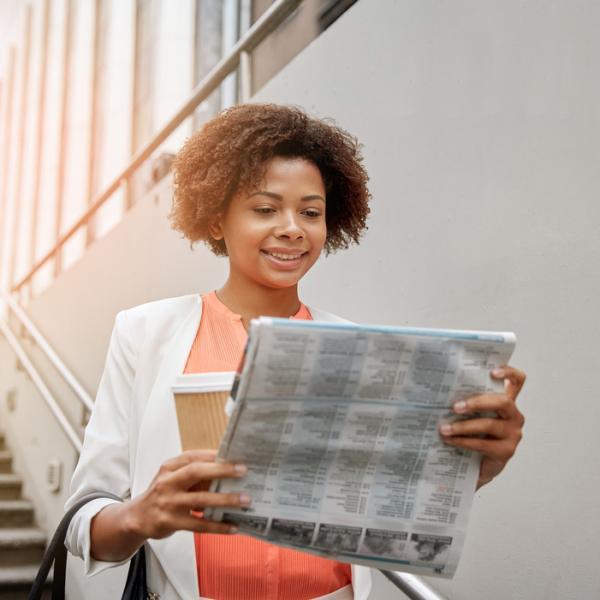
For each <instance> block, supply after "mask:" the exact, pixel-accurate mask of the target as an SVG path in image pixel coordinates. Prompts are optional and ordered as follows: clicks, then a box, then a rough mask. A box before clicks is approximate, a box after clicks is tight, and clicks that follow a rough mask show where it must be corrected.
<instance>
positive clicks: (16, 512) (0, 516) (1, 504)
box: [0, 500, 33, 527]
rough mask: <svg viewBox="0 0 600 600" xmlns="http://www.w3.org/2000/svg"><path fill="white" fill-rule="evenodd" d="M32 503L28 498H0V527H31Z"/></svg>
mask: <svg viewBox="0 0 600 600" xmlns="http://www.w3.org/2000/svg"><path fill="white" fill-rule="evenodd" d="M32 525H33V504H32V503H31V502H30V501H29V500H0V527H31V526H32Z"/></svg>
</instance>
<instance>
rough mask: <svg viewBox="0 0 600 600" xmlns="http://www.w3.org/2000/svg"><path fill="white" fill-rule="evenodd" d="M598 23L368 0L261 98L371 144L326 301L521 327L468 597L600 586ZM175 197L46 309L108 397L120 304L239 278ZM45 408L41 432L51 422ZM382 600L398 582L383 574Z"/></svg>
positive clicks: (508, 7)
mask: <svg viewBox="0 0 600 600" xmlns="http://www.w3.org/2000/svg"><path fill="white" fill-rule="evenodd" d="M599 24H600V5H599V4H598V3H596V2H593V1H592V0H589V1H576V2H574V1H568V0H561V1H551V0H545V1H544V2H529V3H523V2H520V1H517V0H507V1H505V2H502V3H498V2H492V1H489V0H486V1H480V2H466V1H464V0H463V1H461V0H457V1H455V2H452V3H450V2H444V1H442V0H421V1H420V2H418V3H415V2H409V1H407V0H406V1H403V0H379V1H378V2H377V3H376V10H374V4H373V3H372V2H369V1H367V0H363V1H362V2H358V3H357V4H356V5H355V6H354V7H352V8H351V9H350V10H349V11H348V12H347V13H346V14H345V15H344V16H343V17H342V18H341V19H340V20H339V21H338V22H337V23H335V24H334V25H333V26H332V27H331V28H330V29H328V30H327V31H326V32H325V33H324V34H323V35H322V36H320V37H319V38H317V39H316V40H315V41H314V42H313V43H312V44H311V45H309V46H308V47H307V48H306V49H305V50H304V51H303V52H302V53H301V54H300V55H299V56H298V57H296V59H294V60H293V61H292V62H291V63H290V64H289V65H288V66H287V67H286V68H285V69H284V70H283V71H282V72H280V73H279V74H278V75H277V76H276V77H275V78H274V79H272V80H271V81H270V82H269V83H268V84H267V85H266V86H265V87H264V88H263V89H261V91H260V93H259V95H258V96H257V97H256V100H260V101H266V100H269V101H275V102H287V103H295V104H299V105H301V106H303V107H304V108H306V109H307V110H309V111H310V112H312V113H314V114H316V115H320V116H330V117H334V118H335V119H336V120H337V121H338V123H339V124H340V125H342V126H343V127H346V128H347V129H348V130H350V131H351V132H352V133H354V134H355V135H357V136H358V137H359V139H360V140H361V141H362V143H363V144H364V154H365V158H366V162H367V166H368V169H369V173H370V176H371V190H372V192H373V196H374V199H373V212H372V216H371V219H370V222H369V232H368V235H367V236H366V238H365V240H364V242H363V243H362V244H361V246H360V247H357V248H353V249H351V250H349V251H347V252H344V253H340V254H339V256H333V257H330V258H328V259H327V260H323V261H321V262H320V263H319V264H318V265H317V266H316V267H315V269H314V270H313V271H312V272H311V274H310V275H308V276H307V279H306V281H305V282H304V283H303V286H302V297H303V299H304V300H305V301H306V302H307V303H309V304H314V305H318V306H320V307H322V308H325V309H329V310H332V311H336V312H338V313H340V314H343V315H344V316H346V317H348V318H350V319H354V320H357V321H364V322H368V321H371V322H373V321H376V322H380V323H388V324H392V323H395V324H411V325H423V326H443V327H460V328H463V327H464V328H482V329H491V328H498V329H512V330H514V331H515V332H516V333H517V335H518V337H519V343H518V349H517V352H516V354H515V356H514V361H513V362H514V364H515V365H518V366H519V367H521V368H523V369H525V370H526V371H527V372H528V375H529V380H528V383H527V385H526V388H525V390H524V391H523V393H522V395H521V398H520V403H521V407H522V410H523V411H524V413H525V415H526V418H527V425H526V430H525V438H524V441H523V443H522V445H521V447H520V449H519V452H518V454H517V456H516V457H515V458H514V459H513V461H512V462H511V464H510V466H509V468H508V469H507V471H506V473H504V474H503V475H502V476H501V477H499V478H498V480H496V481H495V482H493V483H492V484H490V485H489V486H486V487H485V488H484V489H483V490H482V491H481V492H479V493H478V494H477V498H476V501H475V503H474V508H473V514H472V519H471V523H470V526H469V533H468V539H467V544H466V548H465V552H464V556H463V558H462V561H461V565H460V567H459V571H458V573H457V575H456V577H455V579H454V580H452V581H440V580H435V581H434V582H433V583H434V585H435V586H436V587H437V588H438V589H440V590H443V591H444V592H445V593H446V594H447V595H448V597H449V598H455V599H472V600H475V599H479V598H486V599H489V600H506V599H507V598H511V599H520V598H522V599H527V600H530V599H535V600H546V599H557V600H558V599H562V598H593V597H597V596H598V595H600V580H599V578H598V576H597V568H596V554H597V552H596V540H595V537H596V535H597V532H598V531H599V530H600V511H598V508H597V499H596V496H597V495H598V492H599V490H600V469H598V461H597V458H596V457H597V456H598V455H599V454H600V436H598V435H597V434H596V424H597V422H598V421H599V420H600V409H599V407H598V402H597V401H596V396H597V394H596V393H595V388H594V386H593V377H594V375H595V374H596V373H597V372H598V370H599V368H600V360H599V358H598V356H599V355H598V352H597V349H596V348H597V344H596V341H597V339H598V338H599V335H600V323H599V319H598V317H597V310H596V299H597V298H598V296H599V293H600V277H599V275H598V264H599V262H598V261H599V259H600V240H599V237H598V233H597V232H598V223H599V222H600V221H599V219H600V208H599V205H598V202H597V198H598V195H599V193H600V171H599V170H598V164H599V159H600V141H599V140H600V135H599V134H600V131H599V129H600V82H599V80H598V77H597V64H596V62H597V61H596V57H597V56H598V55H599V53H600V38H599V37H598V36H597V31H598V25H599ZM365 49H368V52H366V51H365ZM157 198H158V201H157V202H155V201H154V199H153V197H152V196H151V197H149V198H148V199H147V200H146V201H145V202H142V203H140V204H138V205H137V206H136V207H135V208H134V210H133V212H131V213H130V214H128V215H127V217H126V218H125V220H124V221H123V222H122V223H121V224H120V225H119V226H117V228H115V229H114V230H113V231H112V232H111V233H110V234H108V235H107V236H106V237H105V238H104V239H102V240H100V241H99V242H98V243H97V244H96V245H95V246H93V247H92V249H91V250H90V252H89V253H88V254H87V255H86V256H85V257H84V259H83V260H81V261H80V262H79V263H77V264H75V265H74V266H73V267H72V269H71V270H70V271H68V272H66V273H64V274H63V275H62V276H61V278H60V279H59V280H58V281H57V282H56V283H55V284H54V285H53V286H52V287H51V288H49V289H48V290H47V291H46V292H45V293H44V294H43V295H42V296H40V297H38V298H37V299H35V300H34V301H33V302H32V303H31V305H30V307H29V310H30V313H31V315H32V317H33V318H34V320H35V321H36V322H37V323H38V324H39V326H40V328H41V329H42V330H43V331H44V332H45V333H46V334H47V335H48V337H49V338H50V340H51V341H52V342H53V343H54V344H55V345H56V347H57V350H58V351H59V353H60V354H61V355H62V356H63V357H64V358H65V360H66V362H67V363H68V364H69V365H71V366H72V367H73V368H74V370H75V372H76V374H77V375H78V376H79V377H80V378H81V379H82V381H83V382H84V383H85V384H86V385H87V387H88V388H89V389H90V390H93V389H94V388H95V386H96V384H97V381H98V379H99V376H100V372H101V367H102V361H103V356H104V352H105V348H106V343H107V341H108V336H109V333H110V327H111V323H112V320H113V318H114V314H115V312H116V311H117V310H119V309H121V308H123V307H126V306H131V305H133V304H136V303H139V302H141V301H144V300H147V299H151V298H156V297H161V296H170V295H176V294H180V293H186V292H193V291H200V290H210V289H212V288H214V287H216V286H218V285H219V283H220V282H221V281H222V280H223V278H224V277H225V273H226V263H225V262H224V261H223V260H222V259H216V258H214V257H212V256H211V255H210V254H209V253H208V252H207V251H206V250H204V249H203V248H198V249H197V250H196V251H195V252H191V251H190V250H189V248H188V246H187V244H186V243H185V242H183V241H182V240H179V239H178V238H177V236H176V235H175V234H174V233H173V232H170V231H169V230H168V227H167V224H166V220H165V215H166V212H167V211H168V204H169V188H168V182H165V186H164V189H163V190H162V192H161V193H160V194H158V195H157ZM2 343H3V342H2ZM3 356H4V355H3ZM12 376H14V375H12ZM17 376H20V375H17ZM3 377H4V374H3ZM3 382H4V379H3ZM35 406H38V405H35ZM35 406H34V403H33V399H32V401H31V408H30V409H29V410H30V411H31V416H32V419H31V424H30V425H29V426H30V427H31V428H32V431H34V430H35V431H41V430H42V429H44V428H46V429H47V428H48V427H49V426H48V419H45V420H44V422H43V423H42V422H37V421H36V420H35V418H34V417H35V415H36V414H37V411H38V410H39V409H37V408H35ZM2 407H3V411H4V412H3V415H2V416H3V420H4V419H7V428H8V429H9V433H10V435H12V436H13V437H15V438H16V436H17V434H18V430H17V429H16V425H17V424H16V422H15V419H14V417H11V415H10V414H8V413H6V409H5V403H4V402H3V403H2ZM23 410H25V409H23ZM22 422H24V421H22ZM11 428H12V429H11ZM33 434H34V433H30V435H33ZM9 437H10V436H9ZM59 439H60V436H59V435H58V433H56V434H55V447H56V448H60V442H59ZM68 460H69V456H68V452H67V453H66V454H65V461H66V462H68ZM73 564H75V562H73ZM76 572H77V570H76V569H74V570H73V571H72V573H74V574H75V573H76ZM72 576H73V577H75V575H72ZM101 577H105V580H104V581H109V583H97V584H96V587H94V585H93V580H92V586H89V587H86V594H87V595H86V598H92V595H90V594H93V590H94V589H96V590H97V591H96V592H95V593H97V594H98V596H97V597H98V598H100V597H102V589H103V588H102V585H104V586H105V587H104V593H105V594H106V593H107V592H106V590H107V589H108V588H107V587H106V586H109V585H114V586H115V589H116V587H117V586H118V582H116V580H115V579H114V577H113V579H110V577H111V576H101ZM100 581H101V582H102V580H100ZM111 582H112V583H111ZM73 585H76V584H73ZM73 589H75V588H73ZM74 597H78V596H74ZM104 597H106V595H105V596H104ZM373 597H374V598H376V599H377V600H380V599H381V600H386V599H392V598H396V597H398V593H397V591H396V590H395V589H394V588H392V587H391V586H390V585H389V584H388V583H387V582H385V581H384V580H383V579H382V578H380V577H377V581H376V587H375V593H374V594H373Z"/></svg>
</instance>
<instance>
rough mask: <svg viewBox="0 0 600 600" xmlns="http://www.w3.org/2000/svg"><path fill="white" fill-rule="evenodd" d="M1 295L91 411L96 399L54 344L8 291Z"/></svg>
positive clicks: (79, 398)
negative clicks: (57, 352)
mask: <svg viewBox="0 0 600 600" xmlns="http://www.w3.org/2000/svg"><path fill="white" fill-rule="evenodd" d="M0 297H1V298H2V300H4V302H5V303H6V305H7V306H8V307H9V308H10V310H12V311H13V313H14V314H15V316H16V317H17V319H19V322H20V323H21V324H22V325H23V326H24V327H25V329H27V331H28V332H29V335H31V337H32V338H33V339H34V340H35V342H36V344H37V345H38V346H39V348H40V350H41V351H42V352H43V353H44V354H45V355H46V358H47V359H48V360H49V361H50V362H51V363H52V365H53V366H54V368H55V369H56V370H57V371H58V372H59V373H60V374H61V375H62V378H63V379H64V380H65V382H66V383H67V385H68V386H69V387H70V388H71V389H72V390H73V392H74V393H75V395H76V396H77V399H78V400H79V401H80V402H81V403H82V404H83V406H84V407H85V408H86V409H87V410H89V411H90V412H91V411H92V409H93V408H94V401H93V400H92V397H91V396H90V395H89V394H88V393H87V392H86V391H85V389H83V386H82V385H81V384H80V383H79V381H77V379H76V378H75V375H73V373H71V371H70V370H69V368H68V367H67V366H66V365H65V363H64V362H63V361H62V360H61V358H60V357H59V356H58V354H56V352H55V351H54V349H53V348H52V346H50V344H49V343H48V342H47V340H46V338H45V337H44V336H43V335H42V334H41V333H40V331H39V330H38V328H37V327H36V326H35V325H34V324H33V323H32V321H31V319H30V318H29V317H28V316H27V314H26V313H25V311H24V310H23V309H22V308H21V307H20V306H19V305H18V304H17V303H16V302H15V300H14V299H13V298H11V297H10V296H9V295H8V294H7V293H5V292H0Z"/></svg>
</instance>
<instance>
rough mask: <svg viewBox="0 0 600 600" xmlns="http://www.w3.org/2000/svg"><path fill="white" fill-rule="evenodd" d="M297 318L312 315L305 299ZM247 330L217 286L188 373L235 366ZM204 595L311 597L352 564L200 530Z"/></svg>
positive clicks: (335, 584) (273, 599)
mask: <svg viewBox="0 0 600 600" xmlns="http://www.w3.org/2000/svg"><path fill="white" fill-rule="evenodd" d="M291 318H292V319H312V316H311V314H310V311H309V310H308V308H307V307H306V306H304V304H301V305H300V310H299V311H298V312H297V313H296V314H295V315H294V316H292V317H291ZM246 338H247V333H246V330H245V329H244V326H243V324H242V318H241V316H240V315H236V314H234V313H233V312H232V311H231V310H229V309H228V308H227V307H226V306H225V305H224V304H223V303H222V302H221V301H220V300H219V299H218V297H217V295H216V293H215V292H211V293H210V294H206V295H205V296H202V318H201V320H200V327H199V328H198V333H197V334H196V339H195V340H194V343H193V344H192V349H191V351H190V355H189V357H188V361H187V364H186V366H185V373H205V372H215V371H235V370H236V369H237V367H238V363H239V361H240V360H241V357H242V353H243V350H244V345H245V344H246ZM194 541H195V547H196V564H197V570H198V587H199V590H200V595H201V596H203V597H205V598H214V599H215V600H309V599H310V598H317V597H319V596H324V595H326V594H330V593H331V592H334V591H336V590H338V589H340V588H342V587H344V586H346V585H348V583H350V581H351V569H350V565H347V564H343V563H339V562H336V561H333V560H328V559H325V558H320V557H318V556H313V555H312V554H308V553H305V552H298V551H296V550H291V549H289V548H280V547H279V546H275V545H273V544H268V543H266V542H263V541H261V540H258V539H255V538H252V537H248V536H245V535H215V534H210V533H202V534H195V535H194Z"/></svg>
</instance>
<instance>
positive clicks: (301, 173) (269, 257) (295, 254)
mask: <svg viewBox="0 0 600 600" xmlns="http://www.w3.org/2000/svg"><path fill="white" fill-rule="evenodd" d="M211 233H212V235H213V237H215V239H223V240H224V242H225V246H226V247H227V253H228V255H229V263H230V276H235V277H241V278H243V279H246V280H251V281H252V282H255V283H258V284H260V285H262V286H266V287H269V288H285V287H290V286H294V285H296V284H297V283H298V281H299V280H300V279H301V278H302V277H303V276H304V274H305V273H306V272H307V271H308V270H309V269H310V268H311V267H312V266H313V265H314V263H315V262H316V260H317V259H318V258H319V255H320V253H321V250H322V249H323V245H324V243H325V238H326V236H327V227H326V224H325V185H324V183H323V179H322V177H321V173H320V171H319V169H318V168H317V166H316V165H314V164H313V163H311V162H309V161H307V160H304V159H300V158H284V157H275V158H273V159H272V160H271V161H269V163H268V164H267V169H266V172H265V177H264V179H263V181H262V183H261V185H260V186H259V187H258V189H255V190H251V191H249V192H248V191H246V192H241V193H238V194H237V195H236V196H234V197H233V198H232V200H231V202H230V204H229V207H228V208H227V211H226V212H225V214H224V215H223V216H221V217H219V218H218V220H217V221H216V222H215V223H214V225H213V227H212V228H211Z"/></svg>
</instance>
